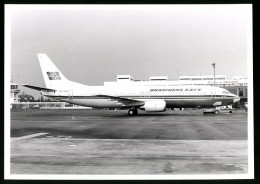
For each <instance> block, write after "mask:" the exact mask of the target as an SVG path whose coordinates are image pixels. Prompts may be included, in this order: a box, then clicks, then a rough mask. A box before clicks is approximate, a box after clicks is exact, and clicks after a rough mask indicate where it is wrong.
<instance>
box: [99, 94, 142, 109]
mask: <svg viewBox="0 0 260 184" xmlns="http://www.w3.org/2000/svg"><path fill="white" fill-rule="evenodd" d="M96 96H97V97H104V98H107V99H109V100H111V101H115V102H118V103H121V104H122V107H136V106H142V105H144V102H143V101H139V100H133V99H129V98H122V97H116V96H109V95H96Z"/></svg>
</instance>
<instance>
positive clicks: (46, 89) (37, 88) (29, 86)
mask: <svg viewBox="0 0 260 184" xmlns="http://www.w3.org/2000/svg"><path fill="white" fill-rule="evenodd" d="M22 86H24V87H27V88H31V89H35V90H38V91H56V90H55V89H49V88H44V87H38V86H32V85H27V84H22Z"/></svg>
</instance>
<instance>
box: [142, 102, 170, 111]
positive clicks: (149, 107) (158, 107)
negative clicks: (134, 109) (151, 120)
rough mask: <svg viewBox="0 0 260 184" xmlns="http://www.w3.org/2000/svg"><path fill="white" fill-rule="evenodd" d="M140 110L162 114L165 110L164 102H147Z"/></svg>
mask: <svg viewBox="0 0 260 184" xmlns="http://www.w3.org/2000/svg"><path fill="white" fill-rule="evenodd" d="M140 109H142V110H144V111H148V112H163V111H165V110H166V102H165V101H164V100H153V101H147V102H145V104H144V105H143V106H141V107H140Z"/></svg>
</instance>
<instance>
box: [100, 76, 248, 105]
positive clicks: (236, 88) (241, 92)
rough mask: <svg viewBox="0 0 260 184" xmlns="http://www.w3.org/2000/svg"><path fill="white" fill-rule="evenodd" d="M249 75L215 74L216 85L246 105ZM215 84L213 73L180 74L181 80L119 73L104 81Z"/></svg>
mask: <svg viewBox="0 0 260 184" xmlns="http://www.w3.org/2000/svg"><path fill="white" fill-rule="evenodd" d="M247 84H248V83H247V77H245V76H236V77H232V78H227V77H226V76H225V75H216V76H215V86H217V87H221V88H225V89H227V90H229V91H230V92H231V93H233V94H235V95H237V96H239V97H240V104H239V106H240V105H241V106H242V107H244V104H245V102H247ZM119 85H120V86H122V85H127V86H129V85H133V86H185V85H199V86H214V76H213V75H203V76H180V77H179V80H169V79H168V77H167V76H152V77H150V80H134V79H133V77H132V76H131V75H117V81H112V82H104V86H119Z"/></svg>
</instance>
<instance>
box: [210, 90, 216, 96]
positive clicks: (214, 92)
mask: <svg viewBox="0 0 260 184" xmlns="http://www.w3.org/2000/svg"><path fill="white" fill-rule="evenodd" d="M210 95H211V98H216V91H215V90H211V91H210Z"/></svg>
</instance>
